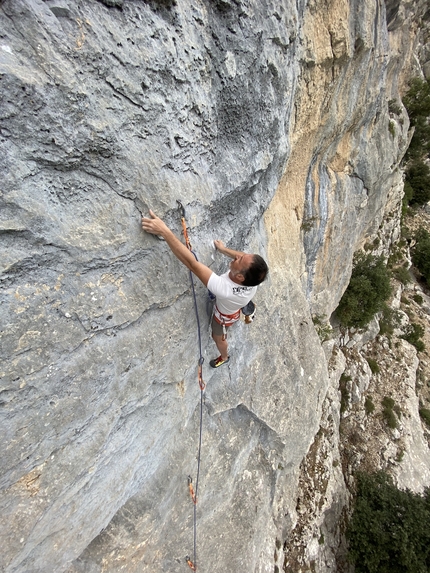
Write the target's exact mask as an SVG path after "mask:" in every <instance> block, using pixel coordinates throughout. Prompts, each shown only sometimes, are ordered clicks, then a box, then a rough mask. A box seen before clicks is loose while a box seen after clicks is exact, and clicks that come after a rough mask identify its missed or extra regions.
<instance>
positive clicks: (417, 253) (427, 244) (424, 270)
mask: <svg viewBox="0 0 430 573" xmlns="http://www.w3.org/2000/svg"><path fill="white" fill-rule="evenodd" d="M415 240H416V244H415V247H414V249H413V252H412V262H413V263H414V265H415V266H416V267H417V269H418V270H419V271H420V273H421V274H422V275H423V277H424V278H425V280H426V282H427V284H428V285H430V233H429V232H428V231H426V230H425V229H424V228H423V227H420V228H419V229H418V231H417V234H416V235H415Z"/></svg>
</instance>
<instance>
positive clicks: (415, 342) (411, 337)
mask: <svg viewBox="0 0 430 573" xmlns="http://www.w3.org/2000/svg"><path fill="white" fill-rule="evenodd" d="M423 336H424V328H423V327H422V326H421V325H420V324H415V323H411V324H408V325H407V327H406V330H405V332H404V334H403V335H402V336H401V338H403V339H404V340H406V341H407V342H409V344H412V346H415V348H416V349H417V350H418V351H419V352H422V351H423V350H424V349H425V345H424V342H423V341H422V340H421V339H422V337H423Z"/></svg>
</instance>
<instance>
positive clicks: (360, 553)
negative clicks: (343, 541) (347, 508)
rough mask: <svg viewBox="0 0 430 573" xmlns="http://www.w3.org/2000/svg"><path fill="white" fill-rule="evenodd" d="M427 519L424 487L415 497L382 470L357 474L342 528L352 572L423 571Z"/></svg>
mask: <svg viewBox="0 0 430 573" xmlns="http://www.w3.org/2000/svg"><path fill="white" fill-rule="evenodd" d="M429 523H430V490H429V489H426V490H425V492H424V495H418V494H415V493H413V492H411V491H409V490H406V491H402V490H399V489H397V488H396V487H395V485H394V484H393V481H392V479H391V478H390V476H388V475H387V474H385V473H383V472H379V473H376V474H371V475H367V474H359V475H358V476H357V493H356V498H355V504H354V509H353V515H352V518H351V520H350V523H349V525H348V528H347V532H346V535H347V539H348V546H349V547H348V552H349V559H350V560H351V561H352V562H353V563H354V565H355V571H356V573H428V571H429V570H430V528H429Z"/></svg>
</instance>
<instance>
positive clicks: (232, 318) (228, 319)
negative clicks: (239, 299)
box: [214, 305, 240, 326]
mask: <svg viewBox="0 0 430 573" xmlns="http://www.w3.org/2000/svg"><path fill="white" fill-rule="evenodd" d="M214 317H215V320H216V321H217V323H218V324H221V325H222V326H231V325H232V324H234V323H235V322H237V321H238V320H239V318H240V309H239V310H238V311H237V312H235V313H233V314H223V313H222V312H221V311H220V310H219V308H218V307H217V306H216V305H215V311H214Z"/></svg>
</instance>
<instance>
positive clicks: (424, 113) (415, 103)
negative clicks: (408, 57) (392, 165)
mask: <svg viewBox="0 0 430 573" xmlns="http://www.w3.org/2000/svg"><path fill="white" fill-rule="evenodd" d="M403 103H404V105H405V107H406V110H407V112H408V115H409V119H410V121H411V126H413V127H414V128H415V129H414V134H413V136H412V139H411V142H410V145H409V148H408V150H407V153H406V156H407V158H408V159H422V158H424V157H426V156H427V155H428V154H429V152H430V125H429V123H428V121H427V119H428V117H429V116H430V81H429V80H422V79H420V78H415V79H413V80H412V81H411V82H410V84H409V90H408V92H407V93H406V95H405V97H404V98H403Z"/></svg>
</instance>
